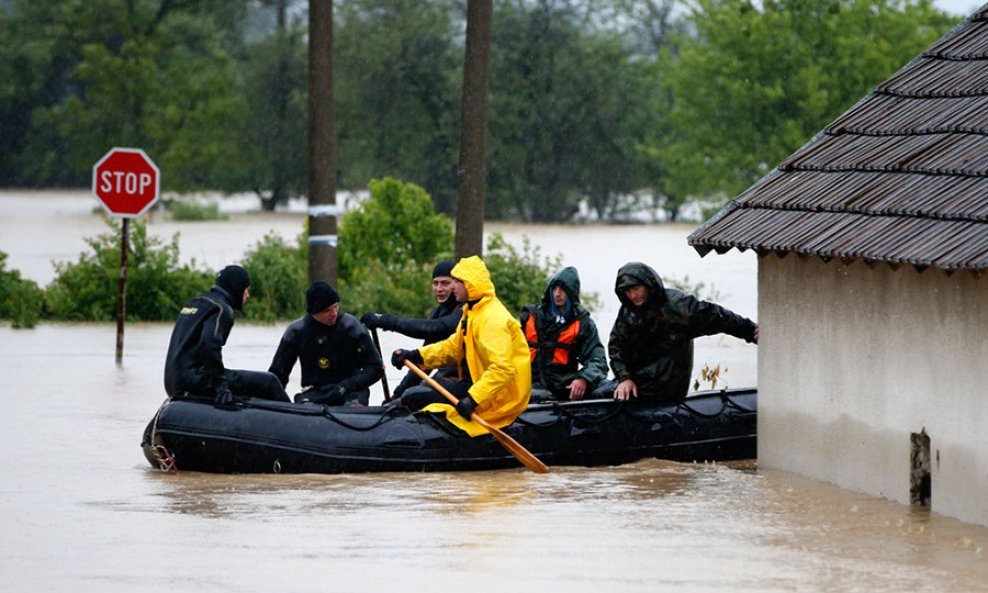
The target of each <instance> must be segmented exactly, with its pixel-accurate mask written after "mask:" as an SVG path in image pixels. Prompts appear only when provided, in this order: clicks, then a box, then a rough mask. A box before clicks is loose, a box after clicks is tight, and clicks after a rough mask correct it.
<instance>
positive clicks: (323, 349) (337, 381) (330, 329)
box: [268, 281, 384, 406]
mask: <svg viewBox="0 0 988 593" xmlns="http://www.w3.org/2000/svg"><path fill="white" fill-rule="evenodd" d="M305 303H306V311H308V315H306V316H305V317H302V318H301V319H298V320H296V321H294V322H292V324H291V325H289V326H288V329H286V330H285V333H284V334H283V335H282V337H281V343H280V344H279V345H278V351H277V352H275V354H274V359H273V360H272V361H271V367H270V368H269V369H268V370H270V371H271V372H272V373H274V374H275V375H276V376H277V377H278V379H279V380H280V381H281V384H282V385H288V376H289V375H290V374H291V372H292V368H294V367H295V361H296V360H298V361H299V362H300V363H301V365H302V392H301V393H299V394H297V395H296V396H295V401H296V402H297V403H300V402H314V403H320V404H325V405H327V406H341V405H344V404H349V405H354V404H358V405H363V406H366V405H367V403H368V401H369V399H370V389H369V387H370V386H371V385H373V384H374V383H375V382H376V381H378V380H379V379H380V378H381V375H382V374H383V373H384V363H383V362H382V361H381V356H380V355H379V354H378V353H377V349H375V348H374V343H373V342H372V341H371V337H370V334H368V333H367V330H366V329H364V326H362V325H360V322H359V321H358V320H357V318H356V317H354V316H353V315H350V314H349V313H344V312H342V311H340V295H339V294H338V293H337V292H336V290H335V289H334V288H333V287H332V286H330V285H329V284H327V283H326V282H322V281H317V282H313V283H312V285H311V286H309V288H308V290H307V291H306V292H305Z"/></svg>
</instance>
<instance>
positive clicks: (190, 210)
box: [165, 200, 229, 221]
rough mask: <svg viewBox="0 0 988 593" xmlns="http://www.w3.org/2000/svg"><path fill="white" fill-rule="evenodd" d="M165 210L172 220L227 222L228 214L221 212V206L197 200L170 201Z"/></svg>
mask: <svg viewBox="0 0 988 593" xmlns="http://www.w3.org/2000/svg"><path fill="white" fill-rule="evenodd" d="M165 208H166V209H167V210H168V212H170V213H171V215H172V220H185V221H192V220H226V219H227V218H229V217H228V216H227V215H226V214H223V213H221V212H220V206H219V204H217V203H215V202H198V201H196V200H168V201H167V202H165Z"/></svg>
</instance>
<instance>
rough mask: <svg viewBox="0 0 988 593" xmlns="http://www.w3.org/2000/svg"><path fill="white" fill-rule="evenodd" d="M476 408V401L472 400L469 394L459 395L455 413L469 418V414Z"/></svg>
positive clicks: (471, 414)
mask: <svg viewBox="0 0 988 593" xmlns="http://www.w3.org/2000/svg"><path fill="white" fill-rule="evenodd" d="M476 409H477V402H475V401H473V398H472V397H470V396H469V395H466V396H463V397H461V398H460V401H459V403H457V404H456V411H457V413H459V415H460V416H463V417H464V418H466V419H467V420H469V419H470V416H473V411H474V410H476Z"/></svg>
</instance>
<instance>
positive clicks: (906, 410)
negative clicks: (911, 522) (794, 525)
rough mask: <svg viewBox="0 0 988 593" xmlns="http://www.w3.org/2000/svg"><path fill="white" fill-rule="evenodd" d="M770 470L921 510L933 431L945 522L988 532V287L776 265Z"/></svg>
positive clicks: (766, 271)
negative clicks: (917, 484)
mask: <svg viewBox="0 0 988 593" xmlns="http://www.w3.org/2000/svg"><path fill="white" fill-rule="evenodd" d="M758 293H759V294H758V309H759V314H758V318H759V322H760V324H761V339H760V342H759V355H758V361H759V362H758V377H759V405H758V408H759V418H758V459H759V465H760V466H761V467H765V468H776V469H782V470H786V471H792V472H797V473H801V474H803V475H807V476H810V477H812V478H816V479H820V480H825V481H828V482H832V483H835V484H837V485H839V486H841V487H844V488H848V489H851V490H857V491H860V492H865V493H868V494H873V495H878V496H883V497H887V498H890V499H892V500H896V501H899V502H902V503H904V504H908V503H909V487H910V451H911V445H910V433H918V432H920V431H921V430H925V431H926V433H927V434H928V435H929V437H930V440H931V442H930V445H931V456H932V510H933V511H935V512H938V513H942V514H945V515H950V516H953V517H957V518H959V519H962V520H965V521H970V522H974V523H979V524H983V525H988V405H986V403H985V399H986V397H988V394H986V390H985V384H986V379H988V277H984V278H977V277H975V276H974V275H972V274H971V273H969V272H958V273H955V274H953V275H949V276H948V275H947V274H946V273H944V272H942V271H939V270H934V269H929V270H926V271H925V272H923V273H919V272H917V271H916V270H915V269H914V268H912V267H911V266H903V267H900V268H899V269H898V270H893V269H892V268H890V267H889V266H887V265H885V264H879V265H877V266H875V267H874V268H869V267H868V266H866V265H865V264H864V263H862V262H854V263H851V264H850V265H845V264H843V263H841V262H834V261H832V262H829V263H824V262H823V261H821V260H820V259H818V258H808V259H806V258H800V257H798V256H795V255H790V256H788V257H786V258H782V259H780V258H778V257H777V256H775V255H766V256H763V257H761V258H760V259H759V264H758Z"/></svg>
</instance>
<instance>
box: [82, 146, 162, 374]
mask: <svg viewBox="0 0 988 593" xmlns="http://www.w3.org/2000/svg"><path fill="white" fill-rule="evenodd" d="M160 185H161V174H160V172H159V171H158V166H157V165H155V164H154V161H152V160H151V158H150V157H149V156H148V155H147V154H145V152H144V151H143V150H141V149H139V148H112V149H110V151H109V152H107V153H106V154H104V155H103V158H101V159H100V160H98V161H96V164H95V165H93V196H94V197H95V198H96V199H97V200H99V203H100V204H101V205H102V206H103V210H105V211H106V213H107V214H108V215H110V216H113V217H115V218H122V219H123V223H122V226H121V230H120V279H119V282H118V283H117V353H116V360H117V364H118V365H119V364H122V363H123V335H124V318H125V317H126V315H127V246H128V243H129V240H128V234H129V228H128V224H127V223H128V222H129V221H130V219H131V218H137V217H138V216H141V215H143V214H144V213H145V212H147V211H148V209H150V208H151V206H153V205H154V203H155V202H157V201H158V198H159V197H160V193H159V187H160Z"/></svg>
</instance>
